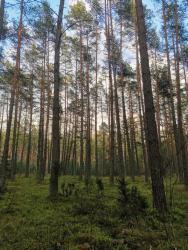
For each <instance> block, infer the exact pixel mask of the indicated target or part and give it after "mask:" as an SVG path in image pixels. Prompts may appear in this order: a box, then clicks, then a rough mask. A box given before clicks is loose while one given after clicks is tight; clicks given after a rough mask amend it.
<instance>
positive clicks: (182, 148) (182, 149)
mask: <svg viewBox="0 0 188 250" xmlns="http://www.w3.org/2000/svg"><path fill="white" fill-rule="evenodd" d="M174 18H175V36H176V43H175V48H176V57H175V65H176V88H177V117H178V132H179V152H178V153H180V154H181V156H182V170H183V178H184V184H185V185H186V186H188V164H187V149H186V140H185V136H184V131H183V116H182V107H181V106H182V100H181V90H180V87H181V86H180V53H179V45H180V42H179V41H180V38H179V25H180V24H179V15H178V4H177V0H175V3H174Z"/></svg>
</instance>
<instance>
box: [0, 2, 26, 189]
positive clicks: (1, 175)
mask: <svg viewBox="0 0 188 250" xmlns="http://www.w3.org/2000/svg"><path fill="white" fill-rule="evenodd" d="M23 11H24V0H22V1H21V3H20V20H19V27H18V43H17V52H16V65H15V69H14V75H13V79H12V85H11V97H10V104H9V111H8V114H7V115H8V119H7V128H6V134H5V142H4V149H3V156H2V164H1V166H0V193H1V192H3V191H4V190H5V185H6V183H5V182H6V166H7V159H8V153H9V141H10V132H11V125H12V115H13V109H14V101H15V91H16V88H17V81H18V77H19V72H20V52H21V45H22V31H23Z"/></svg>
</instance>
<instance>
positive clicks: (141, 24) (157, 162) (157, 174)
mask: <svg viewBox="0 0 188 250" xmlns="http://www.w3.org/2000/svg"><path fill="white" fill-rule="evenodd" d="M135 3H136V15H137V25H138V39H139V47H140V57H141V69H142V80H143V90H144V102H145V116H146V125H147V127H146V129H147V137H146V140H147V141H148V160H149V166H150V169H151V180H152V193H153V201H154V206H155V208H156V209H157V211H158V212H159V213H160V212H165V211H166V210H167V204H166V195H165V190H164V183H163V176H162V169H161V155H160V152H159V142H158V135H157V126H156V121H155V110H154V104H153V94H152V88H151V76H150V67H149V56H148V50H147V42H146V41H147V39H146V25H145V20H144V10H143V5H142V0H135Z"/></svg>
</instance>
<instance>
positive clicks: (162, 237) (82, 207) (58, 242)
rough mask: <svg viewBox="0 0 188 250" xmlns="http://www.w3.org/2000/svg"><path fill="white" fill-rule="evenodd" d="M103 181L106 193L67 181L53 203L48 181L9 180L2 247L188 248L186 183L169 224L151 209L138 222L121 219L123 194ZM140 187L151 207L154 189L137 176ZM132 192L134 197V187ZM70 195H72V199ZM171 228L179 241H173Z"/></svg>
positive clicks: (0, 210) (0, 222) (0, 226)
mask: <svg viewBox="0 0 188 250" xmlns="http://www.w3.org/2000/svg"><path fill="white" fill-rule="evenodd" d="M101 181H102V183H103V187H104V190H103V195H100V194H99V192H98V186H97V184H95V182H94V181H93V184H92V185H89V187H88V190H87V188H86V187H85V185H84V182H79V181H78V178H77V177H70V176H64V177H61V178H60V183H61V184H60V190H61V192H62V194H61V199H57V200H56V202H51V200H50V199H47V197H48V183H49V179H48V178H45V180H44V182H43V183H42V184H37V183H36V179H35V177H31V178H29V179H26V178H23V177H18V178H17V180H16V181H15V182H9V183H8V192H6V193H5V195H4V196H3V197H1V199H0V249H2V250H17V249H21V250H34V249H36V250H53V249H65V250H68V249H70V250H78V249H96V250H100V249H104V250H105V249H108V250H135V249H143V250H148V249H149V248H150V246H151V247H152V248H153V249H155V250H170V249H175V248H177V249H183V250H184V249H186V245H187V241H186V235H187V233H188V226H187V225H188V223H187V215H186V211H187V208H188V202H187V201H188V199H187V198H188V197H187V191H186V190H184V189H183V187H182V186H181V185H176V186H175V201H174V203H175V205H176V208H175V209H174V210H173V211H172V213H171V214H170V215H169V218H168V219H167V220H166V221H161V220H159V218H158V217H157V216H156V214H155V213H154V212H152V211H151V210H150V209H148V210H147V213H145V216H144V217H143V216H141V215H140V214H139V215H138V216H137V221H134V220H133V219H134V215H133V217H132V218H131V219H129V220H122V219H120V218H119V213H118V212H119V211H117V209H116V208H117V206H116V205H117V197H119V195H120V194H119V192H120V191H119V189H117V186H116V185H114V186H113V187H112V186H110V185H109V180H108V179H107V178H103V179H101ZM128 181H129V179H128ZM63 183H64V184H63ZM70 184H71V185H70ZM73 184H74V185H73ZM134 185H135V186H136V187H138V189H139V190H142V193H143V194H144V195H145V196H146V197H147V198H148V202H150V204H151V194H150V189H151V187H150V186H149V185H145V184H144V183H143V180H142V179H141V178H136V180H135V183H134ZM73 186H74V188H73ZM122 186H124V185H122ZM67 188H68V190H67ZM126 189H128V190H129V192H128V193H129V195H130V194H131V188H128V187H127V186H126ZM65 190H66V191H65ZM70 190H72V192H70ZM73 190H77V191H78V195H76V194H75V193H74V191H73ZM123 190H124V189H123ZM63 191H64V192H65V195H63ZM67 192H68V194H70V193H71V194H70V195H68V196H67ZM123 192H124V191H123ZM133 193H134V197H135V191H133ZM180 194H181V195H180ZM136 197H137V195H136ZM171 227H173V231H174V235H175V237H174V239H168V237H167V233H166V231H167V232H171V231H170V228H171ZM10 236H11V237H10Z"/></svg>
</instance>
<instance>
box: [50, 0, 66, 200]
mask: <svg viewBox="0 0 188 250" xmlns="http://www.w3.org/2000/svg"><path fill="white" fill-rule="evenodd" d="M63 9H64V0H60V5H59V14H58V20H57V29H56V37H55V58H54V97H53V118H52V166H51V177H50V196H56V195H57V194H58V175H59V166H60V124H59V123H60V116H59V112H60V103H59V88H60V72H59V70H60V63H59V62H60V47H61V35H62V31H61V28H62V19H63Z"/></svg>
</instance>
